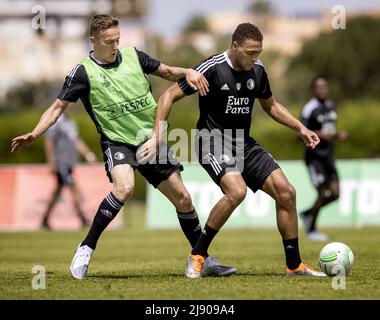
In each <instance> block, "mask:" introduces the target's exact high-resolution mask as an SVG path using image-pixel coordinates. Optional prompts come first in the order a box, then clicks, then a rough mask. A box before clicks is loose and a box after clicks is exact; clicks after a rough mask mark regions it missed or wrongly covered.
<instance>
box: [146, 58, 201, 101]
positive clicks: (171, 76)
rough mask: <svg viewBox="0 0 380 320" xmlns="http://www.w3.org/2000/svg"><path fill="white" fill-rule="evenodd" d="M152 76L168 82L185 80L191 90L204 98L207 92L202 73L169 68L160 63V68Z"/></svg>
mask: <svg viewBox="0 0 380 320" xmlns="http://www.w3.org/2000/svg"><path fill="white" fill-rule="evenodd" d="M153 74H154V75H156V76H159V77H161V78H164V79H166V80H169V81H178V80H180V79H182V78H186V82H187V83H188V85H189V86H190V87H191V88H192V89H193V90H195V91H198V92H199V94H200V95H201V96H205V95H206V94H207V92H208V81H207V79H206V78H205V77H204V75H203V74H202V73H200V72H198V71H196V70H194V69H191V68H189V69H185V68H180V67H170V66H167V65H165V64H163V63H161V64H160V67H159V68H158V69H157V71H155V72H153Z"/></svg>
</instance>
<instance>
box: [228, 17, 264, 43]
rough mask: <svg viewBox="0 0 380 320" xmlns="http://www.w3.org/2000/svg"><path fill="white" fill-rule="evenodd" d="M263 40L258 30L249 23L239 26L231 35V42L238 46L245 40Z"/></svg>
mask: <svg viewBox="0 0 380 320" xmlns="http://www.w3.org/2000/svg"><path fill="white" fill-rule="evenodd" d="M263 38H264V37H263V34H262V33H261V31H260V29H259V28H258V27H256V26H255V25H254V24H252V23H249V22H245V23H241V24H239V25H238V26H237V28H236V29H235V31H234V33H233V34H232V42H234V41H236V42H237V44H239V45H240V44H242V43H243V42H244V41H245V40H246V39H253V40H256V41H263Z"/></svg>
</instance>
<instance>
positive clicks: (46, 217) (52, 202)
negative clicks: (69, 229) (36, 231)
mask: <svg viewBox="0 0 380 320" xmlns="http://www.w3.org/2000/svg"><path fill="white" fill-rule="evenodd" d="M62 189H63V185H62V184H58V185H57V187H56V188H55V190H54V191H53V193H52V195H51V197H50V200H49V202H48V206H47V208H46V211H45V213H44V215H43V218H42V226H44V227H46V228H49V223H48V220H49V217H50V214H51V212H52V210H53V208H54V206H55V205H56V204H57V201H58V198H59V195H60V194H61V191H62Z"/></svg>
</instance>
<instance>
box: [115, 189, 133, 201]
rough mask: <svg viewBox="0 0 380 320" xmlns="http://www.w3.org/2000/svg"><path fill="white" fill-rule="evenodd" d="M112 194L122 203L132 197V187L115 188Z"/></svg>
mask: <svg viewBox="0 0 380 320" xmlns="http://www.w3.org/2000/svg"><path fill="white" fill-rule="evenodd" d="M113 193H114V195H115V197H116V198H117V199H118V200H119V201H120V202H123V203H124V202H126V201H127V200H128V199H129V198H130V197H131V196H132V194H133V187H130V186H122V187H117V188H115V189H114V191H113Z"/></svg>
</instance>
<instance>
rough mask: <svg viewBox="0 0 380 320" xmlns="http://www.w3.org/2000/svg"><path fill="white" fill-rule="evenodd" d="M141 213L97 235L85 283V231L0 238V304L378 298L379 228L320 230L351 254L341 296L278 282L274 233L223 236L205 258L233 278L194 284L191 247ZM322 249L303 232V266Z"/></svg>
mask: <svg viewBox="0 0 380 320" xmlns="http://www.w3.org/2000/svg"><path fill="white" fill-rule="evenodd" d="M143 211H144V210H143V207H139V208H138V207H134V208H133V209H131V210H129V209H127V213H128V215H129V216H128V217H126V219H125V220H126V226H125V227H124V228H123V229H122V230H117V231H106V232H105V233H104V234H103V235H102V237H101V239H100V241H99V243H98V248H97V250H96V252H95V253H94V255H93V258H92V261H91V264H90V269H89V274H88V277H87V278H86V279H84V280H75V279H73V278H72V277H71V275H70V271H69V266H70V262H71V259H72V256H73V254H74V250H75V248H76V246H77V244H78V243H79V242H80V241H81V240H82V239H83V237H84V236H85V233H86V231H77V232H48V231H39V232H23V233H0V299H213V300H214V299H255V300H256V299H328V300H330V299H380V273H379V268H378V266H379V265H380V250H379V248H378V244H379V243H380V229H379V228H363V229H347V228H345V229H325V230H323V231H325V232H326V233H328V234H329V235H330V240H329V241H330V242H332V241H341V242H344V243H346V244H347V245H348V246H350V248H351V249H352V251H353V252H354V255H355V265H354V268H353V271H352V273H351V274H350V275H349V276H348V277H347V279H346V288H345V289H339V290H336V289H333V288H332V278H329V277H325V278H309V277H285V276H283V271H284V255H283V249H282V243H281V238H280V236H279V233H278V232H277V230H275V229H273V230H263V229H245V230H244V229H243V230H227V229H226V230H222V231H221V232H220V233H219V234H218V235H217V237H216V239H215V241H214V243H213V244H212V246H211V248H210V250H209V251H210V253H211V254H212V255H213V256H216V257H217V258H219V259H220V261H221V262H222V263H224V264H229V265H234V266H236V267H237V268H238V272H237V274H236V275H233V276H231V277H227V278H202V279H196V280H191V279H187V278H185V276H184V265H185V259H186V256H187V254H188V253H189V250H190V248H189V245H188V243H187V241H186V240H185V238H184V236H183V235H182V232H181V231H180V230H169V231H163V230H160V231H149V230H144V229H143V223H144V221H143V219H144V217H143ZM173 219H176V217H175V216H173ZM300 231H301V230H300ZM323 245H324V243H321V242H313V241H311V240H308V239H306V238H305V237H304V236H303V234H302V232H300V247H301V254H302V257H303V260H304V261H305V262H306V263H309V264H311V265H312V266H314V267H318V254H319V251H320V249H321V248H322V247H323ZM35 265H42V266H44V268H45V270H46V289H39V290H35V289H33V288H32V285H31V283H32V279H33V277H34V276H36V274H35V273H32V268H33V266H35Z"/></svg>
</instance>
